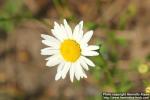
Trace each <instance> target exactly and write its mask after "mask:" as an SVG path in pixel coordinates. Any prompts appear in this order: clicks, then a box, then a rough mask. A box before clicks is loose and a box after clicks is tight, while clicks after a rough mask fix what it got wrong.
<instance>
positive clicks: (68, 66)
mask: <svg viewBox="0 0 150 100" xmlns="http://www.w3.org/2000/svg"><path fill="white" fill-rule="evenodd" d="M70 67H71V63H65V65H64V68H63V70H62V78H63V79H64V78H65V77H66V75H67V72H68V71H69V69H70Z"/></svg>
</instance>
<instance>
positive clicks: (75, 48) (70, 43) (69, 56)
mask: <svg viewBox="0 0 150 100" xmlns="http://www.w3.org/2000/svg"><path fill="white" fill-rule="evenodd" d="M60 52H61V55H62V56H63V58H64V59H65V60H66V61H68V62H75V61H76V60H77V59H78V58H79V57H80V55H81V48H80V45H79V44H78V43H77V42H76V41H74V40H71V39H67V40H64V41H63V42H62V43H61V46H60Z"/></svg>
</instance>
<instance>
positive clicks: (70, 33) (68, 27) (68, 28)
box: [64, 19, 72, 38]
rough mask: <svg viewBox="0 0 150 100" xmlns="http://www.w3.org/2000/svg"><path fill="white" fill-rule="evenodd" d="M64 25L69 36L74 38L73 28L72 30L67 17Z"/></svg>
mask: <svg viewBox="0 0 150 100" xmlns="http://www.w3.org/2000/svg"><path fill="white" fill-rule="evenodd" d="M64 27H65V30H66V32H67V35H68V37H69V38H72V30H71V28H70V26H69V25H68V23H67V21H66V19H64Z"/></svg>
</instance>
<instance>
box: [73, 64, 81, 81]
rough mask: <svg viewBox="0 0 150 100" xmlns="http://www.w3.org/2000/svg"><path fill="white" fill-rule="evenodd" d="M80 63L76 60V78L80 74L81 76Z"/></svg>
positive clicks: (78, 78)
mask: <svg viewBox="0 0 150 100" xmlns="http://www.w3.org/2000/svg"><path fill="white" fill-rule="evenodd" d="M81 68H82V67H81V65H80V63H79V62H76V67H75V76H76V78H77V80H80V76H81V71H80V70H81Z"/></svg>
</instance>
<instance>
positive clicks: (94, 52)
mask: <svg viewBox="0 0 150 100" xmlns="http://www.w3.org/2000/svg"><path fill="white" fill-rule="evenodd" d="M81 53H82V55H84V56H97V55H99V53H98V52H96V51H87V50H82V52H81Z"/></svg>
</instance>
